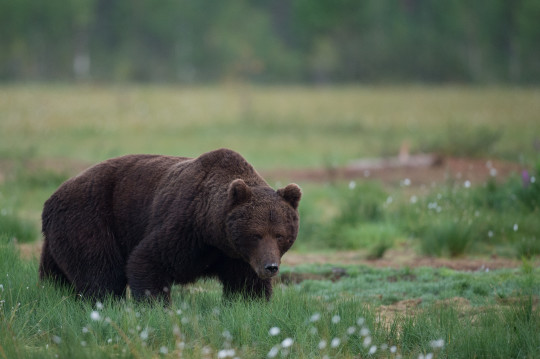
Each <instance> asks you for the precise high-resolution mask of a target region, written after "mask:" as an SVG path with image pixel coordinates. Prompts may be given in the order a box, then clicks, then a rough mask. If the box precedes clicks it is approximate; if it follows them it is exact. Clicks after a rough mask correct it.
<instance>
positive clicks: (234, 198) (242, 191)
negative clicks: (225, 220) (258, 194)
mask: <svg viewBox="0 0 540 359" xmlns="http://www.w3.org/2000/svg"><path fill="white" fill-rule="evenodd" d="M228 194H229V203H230V204H231V206H236V205H239V204H242V203H244V202H247V201H249V200H250V199H251V195H252V192H251V188H249V187H248V185H247V184H246V182H244V181H243V180H241V179H235V180H234V181H232V182H231V184H230V185H229V189H228Z"/></svg>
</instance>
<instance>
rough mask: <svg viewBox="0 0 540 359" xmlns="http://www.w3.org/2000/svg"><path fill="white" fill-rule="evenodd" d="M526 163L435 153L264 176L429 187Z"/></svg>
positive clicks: (479, 179) (502, 173)
mask: <svg viewBox="0 0 540 359" xmlns="http://www.w3.org/2000/svg"><path fill="white" fill-rule="evenodd" d="M523 169H524V168H523V166H521V165H519V164H516V163H512V162H506V161H500V160H493V159H476V158H451V157H446V158H443V157H434V159H433V160H432V161H427V160H426V161H425V162H422V163H421V164H420V165H409V164H407V162H404V163H403V164H402V165H400V162H399V160H392V159H374V160H371V161H370V160H365V161H362V163H361V165H358V164H355V163H351V164H350V165H348V166H343V167H329V168H311V169H309V168H305V169H290V168H283V169H273V170H263V171H261V174H262V175H263V177H265V178H267V179H271V180H287V181H296V182H321V183H324V182H336V181H345V180H358V179H366V180H376V181H381V182H382V183H383V184H384V185H387V186H396V185H398V186H399V185H400V183H401V182H402V181H404V180H405V179H408V181H407V183H408V186H410V187H411V188H415V187H429V186H432V185H434V184H440V183H448V182H449V181H457V182H459V181H463V182H464V181H469V182H470V183H471V185H475V184H481V183H483V182H485V181H486V179H488V178H490V177H494V178H496V179H497V180H504V179H506V178H507V177H508V176H509V175H510V174H512V173H520V172H521V171H522V170H523Z"/></svg>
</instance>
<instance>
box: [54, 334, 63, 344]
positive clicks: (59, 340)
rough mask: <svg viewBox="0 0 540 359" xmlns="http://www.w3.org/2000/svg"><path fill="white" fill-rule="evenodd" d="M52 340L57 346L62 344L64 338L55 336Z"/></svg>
mask: <svg viewBox="0 0 540 359" xmlns="http://www.w3.org/2000/svg"><path fill="white" fill-rule="evenodd" d="M52 340H53V342H55V343H56V344H60V343H62V338H60V337H59V336H58V335H53V337H52Z"/></svg>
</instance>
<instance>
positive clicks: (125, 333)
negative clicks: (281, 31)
mask: <svg viewBox="0 0 540 359" xmlns="http://www.w3.org/2000/svg"><path fill="white" fill-rule="evenodd" d="M538 114H540V90H538V89H535V88H531V89H518V88H515V89H514V88H468V87H428V88H426V87H419V86H418V87H415V86H412V87H370V88H368V87H336V88H332V87H324V88H300V87H249V86H239V85H229V86H226V85H223V86H221V87H196V88H181V87H153V86H127V85H126V86H68V85H52V86H42V85H13V86H1V87H0V239H1V241H0V242H1V243H0V358H33V357H35V358H55V357H60V358H79V357H83V358H85V357H88V358H94V357H120V358H147V357H155V358H158V357H167V358H169V357H170V358H176V357H182V358H216V357H227V355H229V354H232V352H231V351H230V350H232V349H234V355H231V356H230V357H235V356H237V357H240V358H264V357H272V355H273V354H275V357H291V358H323V357H324V356H325V355H326V356H328V357H330V358H367V357H369V358H371V357H374V358H397V357H398V355H400V356H401V357H403V358H419V357H420V356H421V355H426V354H429V353H432V354H433V355H434V357H436V358H466V357H490V358H491V357H493V358H536V357H540V334H538V333H540V317H539V309H538V300H539V297H540V282H539V278H540V272H539V270H540V268H539V263H540V262H539V256H540V238H539V237H540V221H539V220H538V218H540V182H539V181H538V180H539V179H540V117H539V115H538ZM218 147H229V148H232V149H235V150H237V151H239V152H240V153H242V154H243V155H244V156H245V157H246V158H247V159H248V161H250V162H251V163H252V164H253V165H254V166H255V167H256V168H257V169H258V170H259V171H260V172H261V173H262V174H263V175H264V176H265V178H267V179H268V181H269V183H270V185H271V186H273V187H277V185H278V184H285V183H288V182H298V183H299V184H300V185H301V186H302V188H303V192H304V196H303V199H302V201H301V205H300V213H301V228H300V233H299V237H298V240H297V243H296V244H295V246H294V247H293V250H292V252H291V253H288V254H286V256H285V257H284V266H283V268H282V269H281V276H280V278H279V280H278V282H277V283H276V284H277V289H276V295H275V297H274V299H273V300H272V301H271V303H242V302H232V303H227V302H223V301H222V300H221V289H220V287H219V284H217V282H213V281H206V282H199V283H196V284H194V285H192V286H189V287H187V288H183V289H182V288H175V289H174V292H173V304H172V306H171V308H169V309H163V308H162V307H161V306H160V305H159V304H157V305H143V304H137V303H134V302H132V301H131V300H130V299H128V300H126V301H120V302H110V301H108V302H107V303H103V307H101V304H99V305H98V304H96V303H90V302H87V301H84V300H83V301H81V300H79V299H77V298H76V295H75V294H74V293H71V292H70V291H68V290H60V289H57V288H55V287H54V286H52V285H51V284H50V283H38V281H37V260H36V257H37V256H38V255H39V248H40V234H39V225H40V222H39V216H40V213H41V208H42V205H43V202H44V201H45V200H46V199H47V198H48V197H49V196H50V194H51V193H52V192H53V191H54V190H55V189H56V188H57V187H58V186H59V185H60V184H61V183H62V182H63V181H64V180H65V179H66V178H67V177H69V176H71V175H74V174H76V173H78V172H79V171H81V170H82V169H84V168H86V167H88V166H90V165H92V164H93V163H96V162H98V161H101V160H103V159H106V158H109V157H113V156H118V155H122V154H127V153H161V154H169V155H185V156H197V155H199V154H200V153H202V152H206V151H208V150H212V149H215V148H218ZM400 151H401V152H402V153H403V151H405V152H407V153H408V154H411V155H414V154H417V153H429V154H434V155H435V156H436V157H437V158H438V159H439V160H437V163H435V164H433V165H429V166H422V167H411V166H397V167H392V166H386V167H384V166H383V167H381V168H379V167H377V166H373V167H369V170H366V169H365V168H364V167H356V169H354V165H355V163H356V164H358V163H359V162H358V160H365V159H366V158H368V159H378V160H375V162H373V161H372V162H369V161H368V162H369V163H391V162H389V161H382V162H381V161H379V160H380V159H381V158H383V159H384V158H389V157H396V158H397V156H398V153H400ZM377 161H378V162H377ZM358 168H361V170H358ZM523 171H525V172H523ZM14 238H15V239H16V241H17V243H18V245H16V246H15V245H14V240H13V239H14ZM93 312H95V314H94V316H93V317H94V318H97V319H96V320H93V319H92V317H91V315H92V313H93ZM316 313H319V314H320V318H319V319H318V320H314V318H317V315H315V314H316ZM314 315H315V317H313V316H314ZM360 318H363V322H362V321H361V320H360V321H358V319H360ZM272 327H278V328H279V329H280V330H279V331H280V332H279V334H276V335H275V336H274V335H270V334H269V331H270V328H272ZM367 330H369V333H368V331H367ZM286 338H291V339H292V343H291V345H290V346H288V344H289V341H286V340H285V339H286ZM367 338H369V339H367ZM334 339H335V340H334ZM440 339H442V342H443V343H444V345H443V346H442V348H439V347H438V344H440V343H441V342H440V341H439V342H434V341H437V340H440ZM280 343H281V344H280ZM278 344H279V345H278ZM432 344H433V345H432ZM273 348H274V349H273ZM390 349H392V350H390ZM223 350H226V351H223ZM227 350H228V351H227ZM220 351H221V352H220ZM370 351H372V353H371V354H370ZM373 351H374V352H373ZM220 353H221V354H220ZM220 355H221V356H220Z"/></svg>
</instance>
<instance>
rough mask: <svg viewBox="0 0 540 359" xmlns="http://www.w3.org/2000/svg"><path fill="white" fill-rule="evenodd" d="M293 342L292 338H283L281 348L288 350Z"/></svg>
mask: <svg viewBox="0 0 540 359" xmlns="http://www.w3.org/2000/svg"><path fill="white" fill-rule="evenodd" d="M293 342H294V340H292V338H285V339H283V341H282V342H281V346H282V347H283V348H288V347H290V346H291V345H292V344H293Z"/></svg>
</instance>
